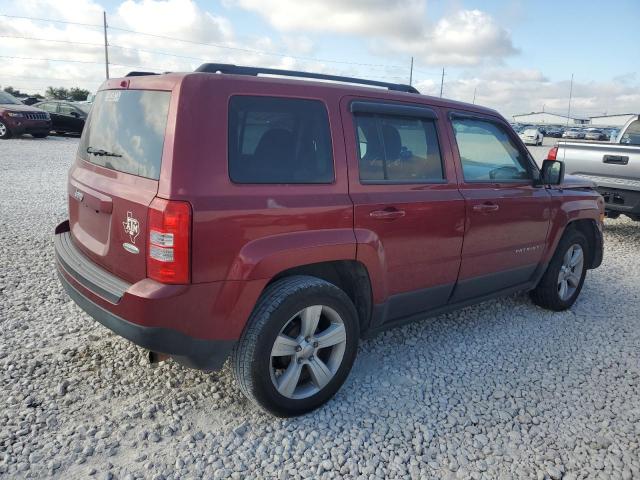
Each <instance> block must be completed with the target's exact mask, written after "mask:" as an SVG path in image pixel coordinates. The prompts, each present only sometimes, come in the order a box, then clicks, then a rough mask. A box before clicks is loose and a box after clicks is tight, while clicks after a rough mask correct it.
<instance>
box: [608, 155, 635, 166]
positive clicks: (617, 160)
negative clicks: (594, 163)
mask: <svg viewBox="0 0 640 480" xmlns="http://www.w3.org/2000/svg"><path fill="white" fill-rule="evenodd" d="M602 161H603V162H604V163H613V164H614V165H627V164H628V163H629V157H626V156H623V155H605V156H604V157H602Z"/></svg>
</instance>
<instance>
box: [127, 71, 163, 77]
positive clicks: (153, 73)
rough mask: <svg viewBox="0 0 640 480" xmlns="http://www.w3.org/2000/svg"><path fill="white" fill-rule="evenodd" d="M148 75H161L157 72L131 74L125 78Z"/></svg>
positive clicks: (134, 72)
mask: <svg viewBox="0 0 640 480" xmlns="http://www.w3.org/2000/svg"><path fill="white" fill-rule="evenodd" d="M146 75H159V73H156V72H136V71H133V72H129V73H127V74H126V75H125V77H144V76H146Z"/></svg>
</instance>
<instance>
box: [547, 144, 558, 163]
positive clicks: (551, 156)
mask: <svg viewBox="0 0 640 480" xmlns="http://www.w3.org/2000/svg"><path fill="white" fill-rule="evenodd" d="M557 157H558V146H557V145H556V146H555V147H551V150H549V153H547V160H557Z"/></svg>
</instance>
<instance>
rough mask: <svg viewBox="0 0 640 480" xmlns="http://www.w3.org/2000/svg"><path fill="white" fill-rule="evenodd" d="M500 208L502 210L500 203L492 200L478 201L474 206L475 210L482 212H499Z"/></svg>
mask: <svg viewBox="0 0 640 480" xmlns="http://www.w3.org/2000/svg"><path fill="white" fill-rule="evenodd" d="M498 210H500V205H497V204H495V203H492V202H484V203H478V204H476V205H474V206H473V211H474V212H480V213H492V212H497V211H498Z"/></svg>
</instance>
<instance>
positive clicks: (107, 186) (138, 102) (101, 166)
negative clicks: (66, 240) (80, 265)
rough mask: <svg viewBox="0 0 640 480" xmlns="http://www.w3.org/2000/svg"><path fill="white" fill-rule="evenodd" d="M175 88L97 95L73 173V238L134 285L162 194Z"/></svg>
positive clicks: (140, 273) (142, 274)
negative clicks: (154, 205) (153, 206)
mask: <svg viewBox="0 0 640 480" xmlns="http://www.w3.org/2000/svg"><path fill="white" fill-rule="evenodd" d="M170 100H171V92H167V91H155V90H103V91H100V92H98V94H97V95H96V98H95V101H94V104H93V106H92V108H91V113H90V115H89V118H88V119H87V123H86V125H85V129H84V132H83V134H82V138H81V140H80V144H79V147H78V158H77V159H76V162H75V164H74V165H73V167H72V168H71V170H70V172H69V184H68V193H69V224H70V227H71V235H72V238H73V241H74V243H75V244H76V245H77V246H78V248H80V249H81V250H82V251H83V252H84V253H85V254H86V255H87V256H88V257H90V258H91V259H92V260H93V261H94V262H95V263H96V264H98V265H100V266H101V267H103V268H105V269H106V270H108V271H110V272H111V273H113V274H115V275H117V276H119V277H120V278H123V279H125V280H127V281H129V282H132V283H133V282H136V281H138V280H141V279H143V278H145V277H146V253H147V245H146V243H147V236H148V234H147V229H146V226H147V213H148V212H147V211H148V207H149V204H150V203H151V201H152V200H153V198H154V197H155V196H156V193H157V192H158V180H159V178H160V167H161V164H162V156H163V147H164V138H165V130H166V125H167V116H168V112H169V103H170Z"/></svg>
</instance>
